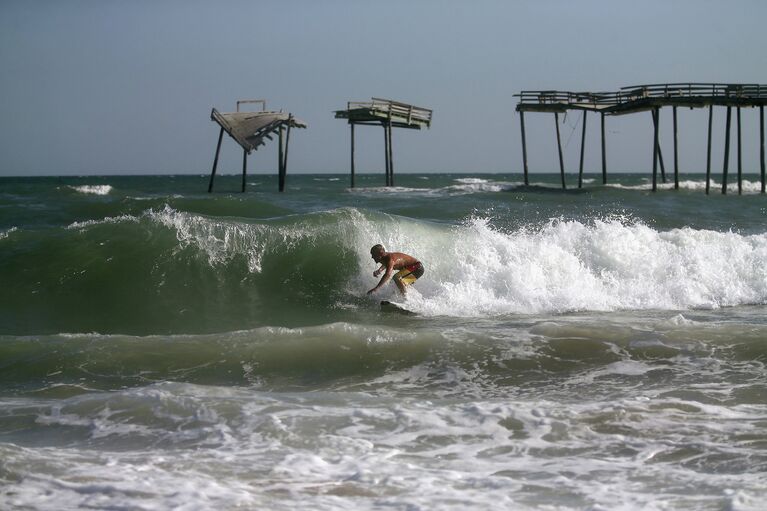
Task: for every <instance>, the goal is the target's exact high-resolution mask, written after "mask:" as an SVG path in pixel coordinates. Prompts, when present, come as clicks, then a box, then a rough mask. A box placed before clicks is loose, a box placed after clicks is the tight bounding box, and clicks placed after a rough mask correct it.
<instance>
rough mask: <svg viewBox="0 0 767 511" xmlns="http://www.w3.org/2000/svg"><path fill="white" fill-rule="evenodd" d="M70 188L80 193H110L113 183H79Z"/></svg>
mask: <svg viewBox="0 0 767 511" xmlns="http://www.w3.org/2000/svg"><path fill="white" fill-rule="evenodd" d="M70 188H71V189H72V190H75V191H77V192H80V193H87V194H92V195H109V192H111V191H112V186H111V185H79V186H70Z"/></svg>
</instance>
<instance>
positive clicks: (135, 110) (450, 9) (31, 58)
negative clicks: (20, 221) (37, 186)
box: [0, 0, 767, 176]
mask: <svg viewBox="0 0 767 511" xmlns="http://www.w3.org/2000/svg"><path fill="white" fill-rule="evenodd" d="M766 18H767V2H765V1H763V0H753V1H731V2H724V1H721V0H719V1H701V0H695V1H692V0H690V1H670V0H645V1H642V2H636V1H631V2H628V1H627V2H619V1H617V0H605V1H575V0H570V1H565V0H561V1H558V0H549V1H547V0H538V1H491V0H473V1H463V2H459V1H450V0H429V1H425V0H420V1H419V0H389V1H386V2H384V1H379V2H374V1H366V0H355V1H352V0H347V1H342V0H274V1H272V0H261V1H258V0H251V1H239V2H238V1H215V2H214V1H210V2H202V1H189V0H183V1H181V0H179V1H166V2H161V1H152V0H133V1H131V0H122V1H118V0H91V1H86V0H74V1H63V0H56V1H42V0H39V1H32V0H0V175H5V176H8V175H36V174H48V175H51V174H117V173H122V174H125V173H130V174H152V173H197V174H200V173H208V172H210V167H211V163H212V160H213V154H214V151H215V144H216V140H217V136H218V127H217V125H215V124H214V123H213V122H211V121H210V119H209V115H210V109H211V107H214V106H215V107H216V108H217V109H219V110H221V111H233V110H234V107H235V101H236V100H238V99H251V98H263V99H266V100H267V107H269V108H273V109H280V108H282V109H284V110H286V111H290V112H293V113H294V114H295V115H296V116H297V117H299V118H301V119H303V120H304V121H306V122H307V123H308V124H309V128H308V129H307V130H300V131H298V130H297V131H294V132H293V134H292V136H291V147H290V161H289V172H347V171H348V167H349V128H348V126H347V125H346V124H345V123H344V122H343V121H341V120H336V119H334V118H333V113H332V112H333V110H337V109H341V108H344V107H345V105H346V102H347V101H348V100H367V99H369V98H370V97H371V96H378V97H386V98H392V99H397V100H401V101H406V102H410V103H413V104H416V105H419V106H424V107H427V108H432V109H433V110H434V122H433V127H432V128H431V129H430V130H425V131H420V132H419V131H410V130H395V134H394V158H395V171H396V172H398V173H400V172H478V171H484V172H519V170H520V169H521V166H522V163H521V144H520V137H519V118H518V115H517V114H516V113H515V111H514V106H515V104H516V98H514V97H512V95H513V94H515V93H517V92H519V91H521V90H530V89H561V90H591V91H601V90H615V89H618V88H619V87H621V86H628V85H635V84H643V83H665V82H734V83H736V82H745V83H762V84H764V83H767V35H766V34H767V31H765V29H764V20H765V19H766ZM670 117H671V112H670V109H669V110H668V111H666V110H664V111H663V112H662V123H663V125H662V128H661V129H662V133H663V141H662V143H663V144H666V146H667V147H668V149H665V147H664V149H665V150H666V151H668V152H669V154H670V151H671V145H670V143H671V142H670V128H671V121H670ZM679 117H680V144H681V145H680V148H681V155H680V160H681V166H682V171H702V170H704V165H705V137H706V133H705V130H706V122H707V114H706V112H705V111H704V110H694V111H690V110H684V111H681V110H680V114H679ZM579 119H580V114H571V115H569V116H568V117H567V119H566V120H565V122H564V123H563V124H562V126H561V128H562V137H563V143H566V148H565V159H566V161H565V164H566V166H567V168H568V169H569V170H570V171H574V170H576V169H577V162H578V151H579V144H580V130H579V128H578V126H577V125H576V123H577V121H578V120H579ZM525 120H526V125H527V128H528V144H529V156H530V167H531V171H533V172H543V171H557V170H558V163H557V162H558V160H557V156H556V139H555V132H554V119H553V115H550V114H528V115H527V116H526V119H525ZM589 121H590V122H589V124H588V127H589V128H590V129H589V132H588V137H587V147H586V167H587V169H588V170H594V171H597V170H599V168H600V160H599V145H598V143H599V142H598V141H599V123H598V119H597V117H596V116H591V117H590V118H589ZM651 122H652V121H651V117H650V114H649V113H643V114H635V115H631V116H622V117H611V118H608V119H607V129H608V165H609V167H610V170H612V171H614V172H617V171H647V170H649V169H650V168H651V164H652V161H651V157H652V145H651V144H652V129H651V126H652V124H651ZM714 122H715V158H716V159H715V160H714V161H715V162H716V163H715V167H714V168H715V169H717V170H718V171H721V156H720V155H721V146H722V145H723V132H724V114H723V109H717V110H716V111H715V119H714ZM743 126H744V142H743V150H744V168H745V170H746V171H748V172H753V171H756V170H757V169H758V110H746V111H744V112H743ZM357 133H358V137H357V147H358V151H357V153H358V161H357V165H358V169H359V170H360V171H362V172H366V171H371V172H372V171H378V172H380V171H382V169H383V130H381V129H380V128H373V127H361V128H359V129H358V130H357ZM733 133H734V130H733ZM276 152H277V148H276V145H275V144H272V145H267V146H266V147H265V148H261V149H260V150H259V151H258V152H257V153H254V154H253V155H251V158H250V162H251V163H250V168H251V171H252V172H266V171H273V170H274V169H276V160H277V157H276ZM241 157H242V151H241V149H240V148H239V146H237V145H236V144H235V142H234V141H232V140H231V139H228V138H225V143H224V145H223V148H222V161H221V165H222V168H223V170H224V172H237V171H238V170H239V167H240V164H241V163H240V162H241ZM733 157H734V155H733V156H732V157H731V158H733ZM667 160H670V158H667ZM731 161H733V160H731Z"/></svg>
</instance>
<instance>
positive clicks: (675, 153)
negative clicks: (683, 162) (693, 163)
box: [673, 107, 679, 190]
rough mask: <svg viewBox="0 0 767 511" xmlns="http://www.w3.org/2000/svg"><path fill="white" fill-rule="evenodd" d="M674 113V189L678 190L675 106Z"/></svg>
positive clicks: (677, 144) (677, 145)
mask: <svg viewBox="0 0 767 511" xmlns="http://www.w3.org/2000/svg"><path fill="white" fill-rule="evenodd" d="M673 113H674V190H679V140H678V138H677V131H676V127H677V126H676V107H674V108H673Z"/></svg>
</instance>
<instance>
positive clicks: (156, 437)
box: [0, 384, 765, 510]
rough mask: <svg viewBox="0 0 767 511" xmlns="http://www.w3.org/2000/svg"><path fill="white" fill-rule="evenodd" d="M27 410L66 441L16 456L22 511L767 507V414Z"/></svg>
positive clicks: (8, 494) (112, 400)
mask: <svg viewBox="0 0 767 511" xmlns="http://www.w3.org/2000/svg"><path fill="white" fill-rule="evenodd" d="M14 413H17V414H18V415H20V416H22V417H23V416H25V415H29V414H35V413H37V414H39V420H38V424H40V425H41V427H52V428H58V430H59V431H62V432H66V434H67V444H66V447H47V446H40V447H38V446H34V447H22V446H18V445H14V444H3V445H0V456H2V459H3V475H4V477H6V478H11V480H14V481H15V484H14V485H13V488H12V491H2V492H0V507H3V508H11V509H12V508H15V507H19V508H25V509H27V508H28V509H37V510H49V509H50V510H53V509H78V508H102V509H103V508H120V509H138V508H140V509H170V508H176V507H184V508H189V509H210V508H218V509H234V508H238V507H242V508H248V509H275V510H283V509H285V510H287V509H291V510H293V509H306V510H310V509H311V510H335V509H350V510H351V509H355V510H356V509H378V508H381V507H391V508H393V509H411V508H412V509H450V510H459V509H460V510H463V509H496V508H504V509H522V510H527V509H538V508H540V506H541V504H549V507H551V508H552V509H629V510H633V509H653V510H656V509H657V510H661V509H668V507H669V506H671V507H675V508H676V507H679V508H709V507H714V508H718V507H720V506H721V504H722V499H725V500H726V501H728V502H730V503H731V504H732V507H733V508H734V509H756V507H755V506H756V503H758V502H760V501H763V498H764V496H765V490H764V488H765V487H764V473H763V471H762V470H760V466H759V465H754V463H759V462H760V461H759V460H763V457H760V456H759V454H758V448H757V446H754V445H753V440H752V438H753V436H754V435H755V434H758V432H759V431H760V429H759V424H760V421H762V420H763V417H764V413H765V407H764V406H763V405H750V406H749V405H740V406H734V407H725V406H719V405H704V406H701V404H700V403H698V402H688V401H684V400H680V399H675V398H659V397H646V396H637V397H624V398H618V399H615V398H613V397H612V396H611V397H609V398H608V399H605V400H590V401H588V402H580V401H575V402H570V403H568V404H566V405H564V404H562V403H557V402H554V401H550V400H547V399H537V400H519V399H514V398H505V399H497V400H486V399H475V400H472V399H466V400H462V401H460V402H456V401H455V400H453V399H448V400H439V399H420V398H417V397H403V396H392V397H387V396H386V395H368V394H363V393H354V392H342V393H339V392H335V393H325V392H307V393H290V392H279V393H267V392H257V391H253V390H245V389H236V388H222V387H215V386H209V385H206V386H196V385H184V384H161V385H153V386H149V387H147V388H142V389H127V390H122V391H115V392H110V393H93V394H91V395H86V396H79V397H75V398H72V399H67V400H63V401H61V402H59V403H58V404H55V405H53V406H51V405H47V404H45V403H29V404H27V405H26V406H25V405H23V404H17V405H16V406H15V409H14ZM750 455H753V460H751V459H749V456H750ZM761 463H762V466H761V467H763V463H764V462H763V461H761ZM690 488H693V489H702V488H705V489H706V490H707V491H705V492H702V493H700V494H698V493H696V492H690ZM691 493H692V494H691Z"/></svg>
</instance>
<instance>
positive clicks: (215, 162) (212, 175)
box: [208, 128, 764, 193]
mask: <svg viewBox="0 0 767 511" xmlns="http://www.w3.org/2000/svg"><path fill="white" fill-rule="evenodd" d="M223 137H224V128H221V131H219V132H218V144H216V157H215V158H213V170H212V171H211V173H210V183H208V193H211V192H212V191H213V178H215V177H216V168H217V167H218V154H219V153H220V152H221V139H222V138H223ZM762 167H764V166H762ZM762 174H764V172H762Z"/></svg>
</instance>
